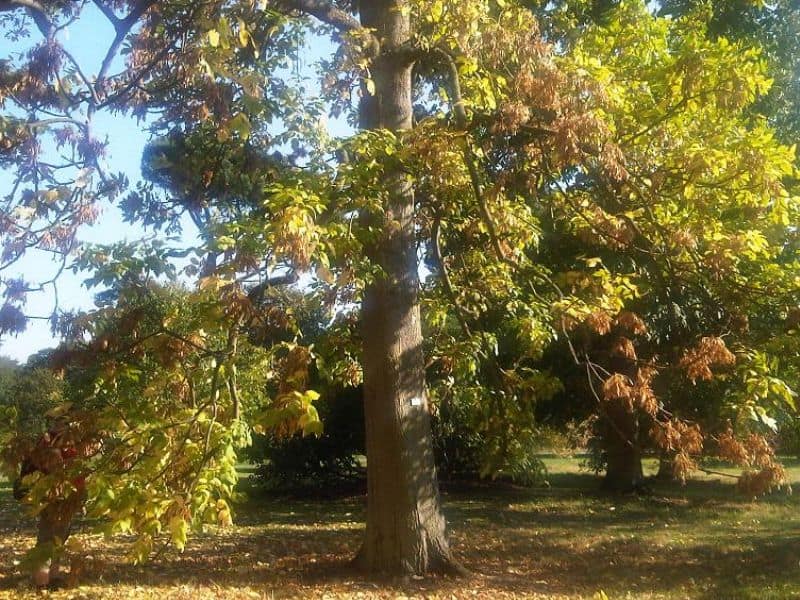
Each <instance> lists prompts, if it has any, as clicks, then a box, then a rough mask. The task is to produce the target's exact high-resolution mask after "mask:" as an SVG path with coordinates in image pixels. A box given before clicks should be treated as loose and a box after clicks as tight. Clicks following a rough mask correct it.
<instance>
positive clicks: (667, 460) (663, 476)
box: [656, 454, 678, 483]
mask: <svg viewBox="0 0 800 600" xmlns="http://www.w3.org/2000/svg"><path fill="white" fill-rule="evenodd" d="M672 466H673V464H672V457H671V456H669V455H667V454H662V455H661V456H660V457H659V459H658V472H657V473H656V480H657V481H661V482H663V483H670V482H674V481H677V480H678V479H677V478H676V477H675V472H674V470H673V468H672Z"/></svg>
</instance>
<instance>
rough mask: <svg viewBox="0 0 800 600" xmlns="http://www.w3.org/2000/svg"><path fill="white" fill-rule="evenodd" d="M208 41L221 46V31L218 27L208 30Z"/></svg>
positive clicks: (215, 45) (214, 45)
mask: <svg viewBox="0 0 800 600" xmlns="http://www.w3.org/2000/svg"><path fill="white" fill-rule="evenodd" d="M208 43H209V44H211V46H213V47H214V48H216V47H217V46H219V31H217V30H216V29H212V30H211V31H209V32H208Z"/></svg>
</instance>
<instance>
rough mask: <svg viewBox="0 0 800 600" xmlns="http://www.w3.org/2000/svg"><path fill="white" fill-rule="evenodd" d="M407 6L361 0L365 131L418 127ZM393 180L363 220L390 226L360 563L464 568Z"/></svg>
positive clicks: (408, 199) (377, 317) (368, 365)
mask: <svg viewBox="0 0 800 600" xmlns="http://www.w3.org/2000/svg"><path fill="white" fill-rule="evenodd" d="M402 4H403V2H402V0H370V1H363V2H361V7H360V8H361V10H360V16H361V20H362V23H363V25H364V26H365V27H369V28H371V29H373V30H375V31H376V35H377V36H378V38H379V39H380V40H381V44H382V53H381V56H379V57H378V58H376V60H375V63H374V65H373V68H372V74H373V77H374V81H375V89H376V94H375V96H374V97H371V98H369V97H367V98H365V100H364V101H363V102H362V106H361V126H362V128H364V129H375V128H386V129H390V130H392V131H402V130H407V129H410V128H411V126H412V88H411V70H412V66H411V64H408V63H407V62H404V61H400V60H398V59H397V58H396V57H394V58H393V57H392V55H391V50H392V49H394V48H398V47H400V46H401V45H402V44H404V43H405V42H407V41H408V40H409V39H410V36H411V25H410V21H409V17H408V16H407V15H404V14H403V11H401V10H400V7H401V5H402ZM386 186H387V192H388V194H387V196H388V198H387V201H386V202H385V204H384V207H385V209H386V212H385V214H383V215H377V216H376V215H367V216H365V217H364V218H365V220H367V221H368V223H369V224H370V225H372V226H373V227H376V228H379V230H380V231H381V233H380V234H379V239H378V240H377V241H376V242H375V244H374V245H373V246H372V247H371V248H370V249H369V253H370V257H371V258H372V259H373V260H374V261H375V262H377V263H378V264H379V265H380V266H381V267H382V269H383V275H382V276H379V277H378V278H376V280H375V281H374V282H373V283H371V284H370V285H369V286H368V287H367V289H366V290H365V292H364V299H363V307H362V327H363V343H364V356H363V367H364V413H365V415H364V416H365V423H366V447H367V527H366V535H365V540H364V544H363V546H362V548H361V551H360V552H359V554H358V556H357V557H356V565H357V566H359V567H361V568H362V569H364V570H366V571H368V572H371V573H380V574H388V575H422V574H425V573H432V572H455V571H459V570H460V567H459V566H458V564H457V562H456V561H455V560H454V559H453V556H452V554H451V552H450V548H449V546H448V542H447V537H446V532H445V519H444V516H443V515H442V512H441V506H440V499H439V487H438V482H437V478H436V469H435V464H434V456H433V443H432V437H431V424H430V415H429V412H428V401H427V398H426V396H425V376H424V357H423V353H422V329H421V323H420V309H419V301H418V290H419V280H418V274H417V268H418V265H417V245H416V235H415V230H414V190H413V187H412V185H411V183H410V182H409V181H408V178H407V176H406V175H405V174H403V173H401V172H399V171H398V172H396V173H387V174H386Z"/></svg>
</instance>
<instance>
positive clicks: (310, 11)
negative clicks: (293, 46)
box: [275, 0, 361, 31]
mask: <svg viewBox="0 0 800 600" xmlns="http://www.w3.org/2000/svg"><path fill="white" fill-rule="evenodd" d="M275 4H276V5H277V8H278V9H280V10H284V11H299V12H302V13H305V14H307V15H311V16H312V17H315V18H317V19H319V20H320V21H322V22H323V23H326V24H328V25H330V26H331V27H334V28H336V29H338V30H339V31H353V30H355V29H361V23H359V22H358V19H356V18H355V17H354V16H353V15H351V14H349V13H347V12H345V11H343V10H342V9H340V8H336V7H335V6H333V5H332V4H330V3H329V2H324V1H322V0H276V2H275Z"/></svg>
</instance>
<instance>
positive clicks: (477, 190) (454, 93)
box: [431, 48, 518, 267]
mask: <svg viewBox="0 0 800 600" xmlns="http://www.w3.org/2000/svg"><path fill="white" fill-rule="evenodd" d="M431 52H432V53H433V54H434V55H435V56H437V57H439V58H440V59H442V61H443V62H444V66H445V67H446V69H447V79H448V83H449V85H450V89H449V91H448V94H449V96H450V104H451V105H452V107H453V114H454V115H455V118H456V126H457V127H458V128H459V129H461V130H462V131H464V132H466V131H467V129H468V126H469V122H468V120H467V110H466V109H465V108H464V97H463V96H462V93H461V79H460V78H459V75H458V65H456V61H455V60H454V59H453V57H452V56H451V55H450V54H449V53H448V52H445V51H444V50H442V49H440V48H433V49H432V50H431ZM464 161H465V162H466V165H467V171H468V172H469V179H470V184H471V185H472V191H473V194H474V195H475V200H476V202H477V203H478V210H479V211H480V214H481V220H483V223H484V225H486V229H487V231H488V232H489V238H490V239H491V242H492V248H493V249H494V252H495V254H497V258H498V259H499V260H500V261H502V262H504V263H506V264H509V265H511V266H512V267H516V266H518V265H517V263H516V261H514V260H513V259H511V258H509V257H508V256H506V253H505V252H504V251H503V246H502V244H501V243H500V236H499V234H498V231H497V225H496V224H495V222H494V219H493V218H492V214H491V212H490V211H489V205H488V203H487V202H486V195H485V194H484V191H483V186H482V185H481V179H480V174H479V173H478V168H477V167H476V166H475V156H474V153H473V151H472V148H471V146H470V142H469V138H467V139H466V140H465V147H464Z"/></svg>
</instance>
